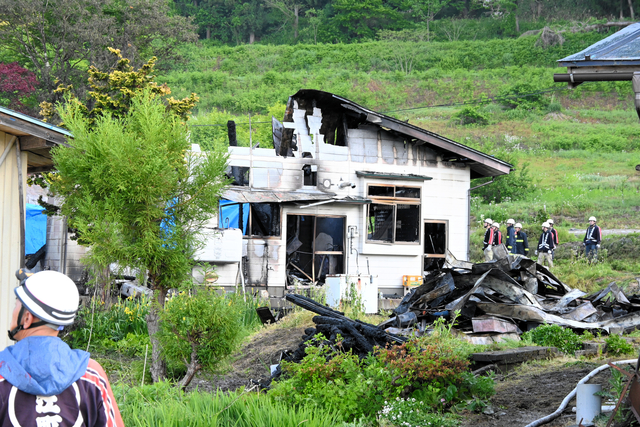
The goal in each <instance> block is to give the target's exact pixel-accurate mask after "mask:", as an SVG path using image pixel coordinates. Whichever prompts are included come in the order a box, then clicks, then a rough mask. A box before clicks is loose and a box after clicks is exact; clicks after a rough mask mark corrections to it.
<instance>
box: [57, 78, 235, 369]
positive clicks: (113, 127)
mask: <svg viewBox="0 0 640 427" xmlns="http://www.w3.org/2000/svg"><path fill="white" fill-rule="evenodd" d="M59 114H60V116H61V117H62V119H63V121H64V124H65V126H66V127H67V128H68V129H69V130H70V131H71V132H72V133H73V135H74V139H73V142H72V144H71V146H69V147H62V146H60V147H58V148H56V149H55V150H53V161H54V164H55V167H56V169H57V171H58V173H57V175H56V176H55V177H54V178H53V179H52V182H51V187H50V188H51V191H52V193H53V194H54V195H56V196H58V197H60V198H61V200H62V205H61V213H62V214H63V215H66V216H67V217H68V221H69V226H70V227H72V228H75V229H77V230H78V233H79V234H80V235H81V237H82V241H83V242H84V244H86V245H88V246H90V248H91V250H90V252H89V254H88V257H87V258H88V262H90V263H91V264H93V265H98V266H107V265H109V264H110V263H113V262H116V263H118V264H119V265H120V266H122V267H133V268H137V269H139V271H141V272H146V274H147V277H148V280H147V282H148V284H149V286H150V287H151V289H153V290H154V296H155V300H156V304H155V305H154V306H153V307H152V309H151V311H150V313H149V316H148V319H147V324H148V329H149V335H150V337H151V340H152V345H153V351H152V360H153V363H152V368H151V373H152V376H153V378H154V380H156V381H157V380H160V379H162V378H163V377H164V370H163V363H162V361H161V358H160V347H159V344H158V342H157V339H156V338H155V333H156V332H157V331H158V328H159V317H158V316H159V311H160V310H161V308H162V307H163V306H164V301H165V297H166V295H167V290H168V289H169V288H172V287H177V286H178V285H180V284H181V283H182V282H183V281H184V280H186V279H187V278H188V277H189V274H190V272H191V267H192V265H193V261H192V254H193V253H194V251H195V250H196V249H197V248H198V247H199V244H200V243H199V235H198V233H197V232H195V231H196V230H199V229H201V227H202V226H203V225H204V223H205V222H206V221H207V220H208V219H209V218H210V216H211V215H212V214H213V213H215V211H216V210H217V205H218V199H219V196H220V194H221V191H222V190H223V188H224V186H225V185H226V182H227V181H226V178H224V170H225V166H226V155H224V154H221V153H216V152H209V153H206V154H200V153H193V152H191V151H189V148H190V146H189V142H188V138H187V129H186V125H185V123H184V122H183V121H182V120H181V118H180V117H179V116H178V115H176V114H175V113H173V112H172V111H170V110H167V108H166V106H165V104H164V103H163V102H162V100H161V99H160V97H159V96H158V95H154V94H153V93H152V92H151V91H150V90H146V91H144V92H143V93H142V94H139V95H137V96H135V97H134V98H132V99H131V103H130V107H129V108H128V110H127V112H126V114H124V115H122V116H121V117H117V116H115V115H113V114H112V113H111V112H109V111H105V112H104V113H103V114H101V115H98V116H97V117H95V118H90V117H88V116H87V113H86V109H85V108H82V106H81V104H80V103H78V102H68V103H66V104H64V105H63V106H61V107H60V108H59Z"/></svg>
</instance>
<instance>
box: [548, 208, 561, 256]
mask: <svg viewBox="0 0 640 427" xmlns="http://www.w3.org/2000/svg"><path fill="white" fill-rule="evenodd" d="M547 222H548V223H549V232H550V233H551V237H553V245H554V246H555V247H556V248H557V247H558V245H559V244H560V242H559V241H558V230H556V229H555V228H554V226H553V219H551V218H549V219H548V220H547ZM554 255H555V250H553V251H551V258H553V257H554Z"/></svg>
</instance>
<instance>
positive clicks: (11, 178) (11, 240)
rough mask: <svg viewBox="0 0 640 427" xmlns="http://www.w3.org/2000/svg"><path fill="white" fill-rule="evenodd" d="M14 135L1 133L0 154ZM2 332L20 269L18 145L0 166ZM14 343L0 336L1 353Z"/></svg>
mask: <svg viewBox="0 0 640 427" xmlns="http://www.w3.org/2000/svg"><path fill="white" fill-rule="evenodd" d="M12 137H13V136H12V135H8V134H6V133H4V132H0V154H1V153H3V152H4V150H5V148H6V146H7V145H8V144H9V142H10V141H11V139H12ZM27 156H28V154H27V153H25V152H22V153H21V161H22V178H23V183H22V185H23V188H26V185H27V182H26V179H27ZM0 210H1V211H2V219H1V220H0V331H3V332H4V331H6V330H8V329H9V322H10V321H11V314H12V312H13V307H14V304H15V296H14V293H13V288H15V287H16V286H17V285H18V281H17V280H16V277H15V272H16V270H17V269H18V268H19V267H20V204H19V198H18V168H17V159H16V144H13V147H12V148H11V151H10V152H9V154H8V155H7V157H6V158H5V161H4V163H3V164H2V165H0ZM10 343H11V341H9V338H7V336H6V334H5V333H1V334H0V350H2V349H4V348H5V347H6V346H7V345H9V344H10Z"/></svg>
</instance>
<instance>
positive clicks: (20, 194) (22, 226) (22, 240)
mask: <svg viewBox="0 0 640 427" xmlns="http://www.w3.org/2000/svg"><path fill="white" fill-rule="evenodd" d="M16 166H17V169H18V203H19V205H20V268H24V264H25V259H24V258H25V254H24V252H25V245H26V242H25V212H24V208H25V206H24V185H23V184H22V156H20V140H19V139H18V140H17V141H16Z"/></svg>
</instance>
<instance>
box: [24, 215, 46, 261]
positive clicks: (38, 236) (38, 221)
mask: <svg viewBox="0 0 640 427" xmlns="http://www.w3.org/2000/svg"><path fill="white" fill-rule="evenodd" d="M43 211H44V208H43V207H42V206H40V205H32V204H29V203H27V210H26V214H25V226H24V249H25V250H24V254H25V255H31V254H35V253H36V252H38V249H40V248H41V247H43V246H44V245H45V243H47V215H45V213H44V212H43Z"/></svg>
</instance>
